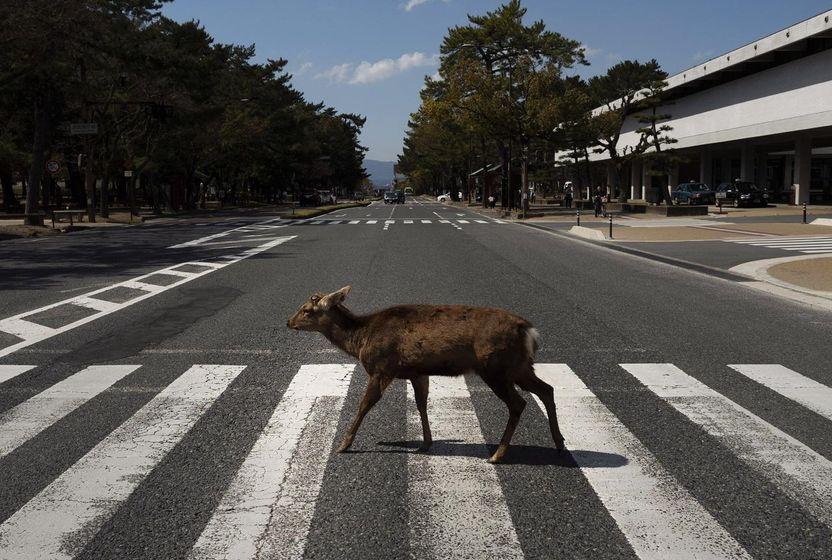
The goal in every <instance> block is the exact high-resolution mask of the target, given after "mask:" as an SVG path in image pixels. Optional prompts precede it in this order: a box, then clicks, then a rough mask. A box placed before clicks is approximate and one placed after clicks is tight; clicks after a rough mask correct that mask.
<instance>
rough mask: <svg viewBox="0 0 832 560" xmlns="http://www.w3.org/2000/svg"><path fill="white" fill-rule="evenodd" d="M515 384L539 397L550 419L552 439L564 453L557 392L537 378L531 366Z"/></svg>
mask: <svg viewBox="0 0 832 560" xmlns="http://www.w3.org/2000/svg"><path fill="white" fill-rule="evenodd" d="M515 383H517V385H519V386H520V388H521V389H523V390H525V391H528V392H530V393H533V394H534V395H537V398H539V399H540V401H541V402H542V403H543V406H545V407H546V416H548V417H549V430H550V431H551V432H552V439H553V440H554V442H555V447H556V448H557V449H558V451H563V449H564V448H565V445H564V443H563V434H561V433H560V427H559V426H558V412H557V407H556V406H555V390H554V389H552V386H551V385H549V384H548V383H546V382H545V381H543V380H542V379H540V378H539V377H537V376H536V375H535V374H534V368H533V367H532V366H531V365H529V367H528V372H527V373H525V375H523V376H522V377H521V378H519V379H515Z"/></svg>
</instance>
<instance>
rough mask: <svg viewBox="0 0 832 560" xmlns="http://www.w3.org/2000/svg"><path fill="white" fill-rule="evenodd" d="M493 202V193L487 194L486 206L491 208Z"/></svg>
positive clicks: (492, 207)
mask: <svg viewBox="0 0 832 560" xmlns="http://www.w3.org/2000/svg"><path fill="white" fill-rule="evenodd" d="M494 203H495V200H494V195H493V194H490V195H488V207H489V208H491V209H492V210H493V209H494Z"/></svg>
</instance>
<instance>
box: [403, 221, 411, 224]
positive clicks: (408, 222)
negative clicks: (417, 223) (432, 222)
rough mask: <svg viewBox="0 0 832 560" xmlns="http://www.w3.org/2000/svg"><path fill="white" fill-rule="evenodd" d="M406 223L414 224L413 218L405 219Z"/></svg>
mask: <svg viewBox="0 0 832 560" xmlns="http://www.w3.org/2000/svg"><path fill="white" fill-rule="evenodd" d="M404 223H406V224H412V223H413V220H405V221H404Z"/></svg>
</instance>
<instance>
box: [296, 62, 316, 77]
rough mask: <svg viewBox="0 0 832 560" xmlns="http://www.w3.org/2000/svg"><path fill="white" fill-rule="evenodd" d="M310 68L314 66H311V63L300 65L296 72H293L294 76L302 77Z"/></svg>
mask: <svg viewBox="0 0 832 560" xmlns="http://www.w3.org/2000/svg"><path fill="white" fill-rule="evenodd" d="M312 66H314V64H312V63H311V62H304V63H303V64H301V65H300V68H298V70H297V72H295V76H303V75H304V74H306V73H307V72H309V71H310V70H311V69H312Z"/></svg>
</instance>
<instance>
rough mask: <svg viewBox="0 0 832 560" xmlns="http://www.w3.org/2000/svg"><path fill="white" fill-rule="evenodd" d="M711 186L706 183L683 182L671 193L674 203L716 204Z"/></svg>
mask: <svg viewBox="0 0 832 560" xmlns="http://www.w3.org/2000/svg"><path fill="white" fill-rule="evenodd" d="M714 194H715V193H714V191H712V190H711V187H709V186H708V185H706V184H705V183H681V184H679V185H678V186H677V187H676V188H675V189H673V191H672V192H671V193H670V199H671V200H672V201H673V204H716V197H715V196H714Z"/></svg>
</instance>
